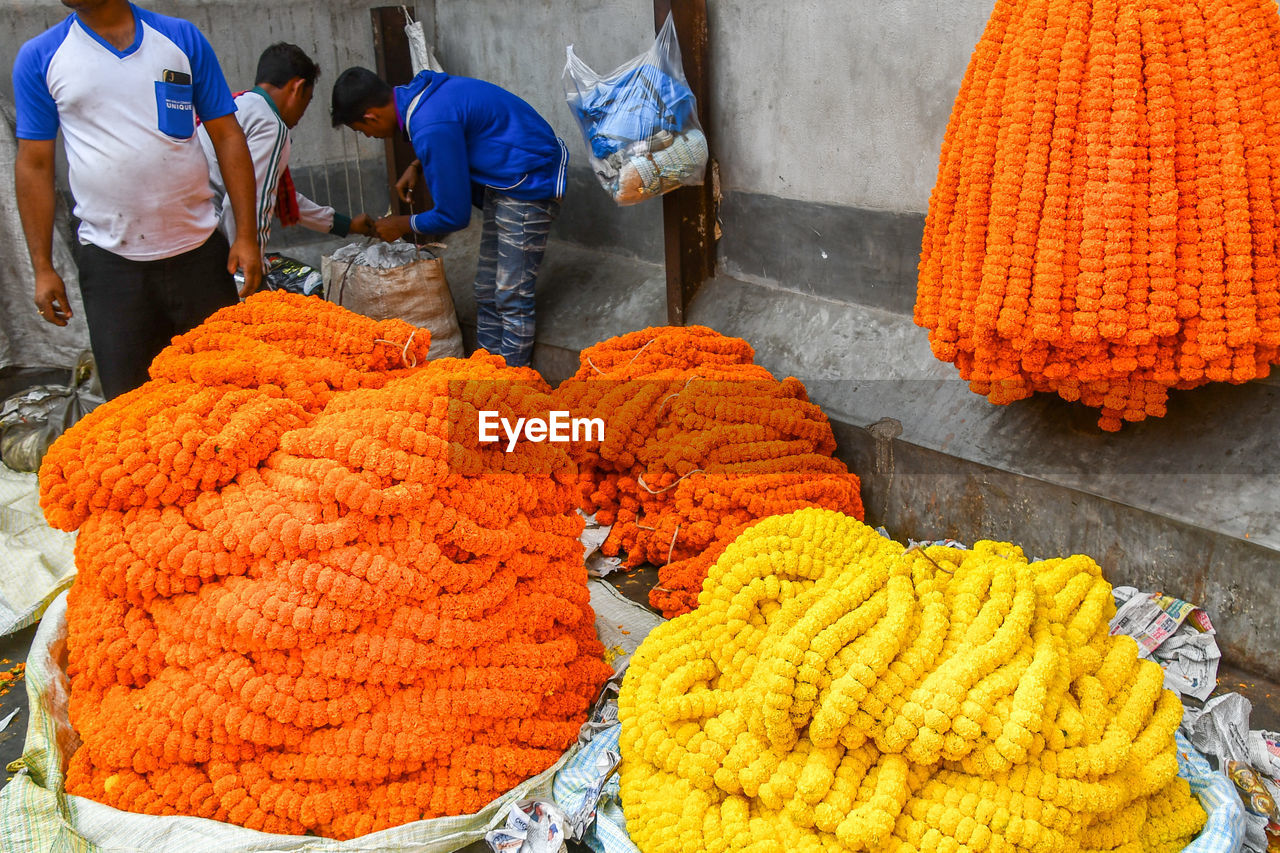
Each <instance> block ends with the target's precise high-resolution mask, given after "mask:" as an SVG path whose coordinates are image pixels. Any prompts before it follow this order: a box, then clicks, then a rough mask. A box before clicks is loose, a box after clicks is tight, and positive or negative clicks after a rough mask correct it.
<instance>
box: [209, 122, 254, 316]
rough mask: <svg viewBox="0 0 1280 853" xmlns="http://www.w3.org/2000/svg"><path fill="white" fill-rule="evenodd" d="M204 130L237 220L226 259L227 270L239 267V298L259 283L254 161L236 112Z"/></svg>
mask: <svg viewBox="0 0 1280 853" xmlns="http://www.w3.org/2000/svg"><path fill="white" fill-rule="evenodd" d="M204 127H205V129H206V130H207V131H208V132H209V140H210V141H211V142H212V143H213V150H214V153H215V154H216V155H217V157H218V168H219V169H220V170H221V171H222V179H223V181H224V182H225V183H226V186H227V195H228V196H230V197H231V211H232V213H234V214H235V219H236V239H235V242H234V243H232V244H231V254H230V255H228V257H227V270H228V271H229V272H235V271H236V269H237V268H239V269H241V270H243V271H244V287H243V288H242V289H241V291H240V295H241V296H248V295H250V294H251V293H253V292H254V291H255V290H257V289H258V284H259V283H260V282H261V281H262V250H261V247H259V246H258V232H257V231H256V230H255V229H256V228H257V224H258V217H257V214H256V211H255V203H256V201H257V197H258V188H257V185H256V183H255V180H254V176H253V158H252V157H251V156H250V155H249V146H248V144H247V143H246V142H245V140H244V131H243V130H241V129H240V122H239V121H237V120H236V116H235V113H231V114H229V115H225V116H222V117H220V118H215V119H212V120H210V121H206V122H205V123H204Z"/></svg>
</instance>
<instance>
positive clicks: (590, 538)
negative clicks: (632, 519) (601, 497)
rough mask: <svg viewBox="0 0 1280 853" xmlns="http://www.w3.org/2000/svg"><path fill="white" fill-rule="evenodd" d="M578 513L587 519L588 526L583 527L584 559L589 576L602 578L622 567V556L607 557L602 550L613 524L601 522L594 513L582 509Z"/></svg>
mask: <svg viewBox="0 0 1280 853" xmlns="http://www.w3.org/2000/svg"><path fill="white" fill-rule="evenodd" d="M578 514H579V515H581V516H582V517H583V518H585V519H586V522H587V524H586V527H584V528H583V529H582V536H581V541H582V551H583V554H582V559H583V561H584V562H585V563H586V566H587V577H591V578H602V577H604V576H605V575H608V574H611V573H613V572H616V571H618V570H619V569H620V568H622V558H621V557H606V556H605V555H604V554H603V553H601V551H600V546H602V545H604V540H606V539H608V538H609V531H610V530H612V529H613V526H612V525H606V524H600V523H599V522H597V521H596V517H595V516H594V515H587V514H586V513H584V512H582V511H581V510H579V511H578Z"/></svg>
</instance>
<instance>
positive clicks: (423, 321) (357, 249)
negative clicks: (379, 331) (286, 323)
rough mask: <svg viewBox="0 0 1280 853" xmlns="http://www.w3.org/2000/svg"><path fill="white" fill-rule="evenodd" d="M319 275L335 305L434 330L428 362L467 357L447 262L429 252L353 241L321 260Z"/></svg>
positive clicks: (412, 247) (325, 291)
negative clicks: (446, 274) (450, 289)
mask: <svg viewBox="0 0 1280 853" xmlns="http://www.w3.org/2000/svg"><path fill="white" fill-rule="evenodd" d="M320 273H321V276H322V277H323V278H324V288H325V289H324V294H325V298H326V299H328V300H329V301H330V302H333V303H335V304H337V305H341V306H342V307H343V308H346V309H347V310H349V311H354V312H356V313H357V314H363V315H364V316H366V317H370V318H372V319H374V320H389V319H391V318H393V317H394V318H397V319H400V320H404V321H405V322H406V323H409V324H410V325H413V326H417V327H418V328H420V329H426V330H427V331H428V332H430V333H431V349H430V352H429V355H428V358H433V359H435V358H462V357H463V356H465V355H466V353H465V352H464V351H463V349H462V332H461V330H460V329H459V328H458V315H457V312H456V311H455V310H454V307H453V294H452V293H450V292H449V282H448V280H447V279H446V278H445V276H444V261H443V260H441V259H440V258H439V257H438V256H437V255H436V254H435V253H434V252H432V251H431V250H430V249H423V248H420V247H417V246H414V245H412V244H409V243H375V244H373V245H372V246H365V247H361V246H360V244H358V243H352V244H350V245H347V246H343V247H342V248H341V249H338V250H337V251H336V252H334V253H333V255H331V256H330V255H326V256H325V257H323V258H321V260H320ZM407 366H408V367H413V366H414V365H407Z"/></svg>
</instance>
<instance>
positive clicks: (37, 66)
mask: <svg viewBox="0 0 1280 853" xmlns="http://www.w3.org/2000/svg"><path fill="white" fill-rule="evenodd" d="M49 42H50V40H49V39H47V38H40V39H32V40H31V41H29V42H27V43H26V44H24V45H23V46H22V47H21V49H19V50H18V58H17V59H15V60H14V62H13V100H14V103H15V105H16V106H17V110H18V138H19V139H54V138H56V137H57V135H58V105H57V104H56V103H54V100H53V95H51V94H49V82H48V80H47V79H46V74H47V73H48V70H49V60H51V59H52V58H53V53H54V51H56V50H57V49H58V45H60V44H61V43H62V40H61V39H58V40H57V41H56V42H53V43H52V45H51V44H50V43H49Z"/></svg>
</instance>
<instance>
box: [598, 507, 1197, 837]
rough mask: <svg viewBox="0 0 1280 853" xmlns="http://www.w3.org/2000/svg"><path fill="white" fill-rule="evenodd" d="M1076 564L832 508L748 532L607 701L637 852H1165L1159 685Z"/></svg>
mask: <svg viewBox="0 0 1280 853" xmlns="http://www.w3.org/2000/svg"><path fill="white" fill-rule="evenodd" d="M1114 610H1115V607H1114V604H1113V602H1112V597H1111V587H1110V585H1109V584H1108V583H1107V582H1106V581H1105V580H1103V579H1102V577H1101V573H1100V571H1099V569H1098V566H1097V564H1096V563H1094V562H1093V561H1092V560H1090V559H1089V558H1087V557H1082V556H1073V557H1069V558H1066V559H1053V560H1045V561H1042V562H1035V563H1031V562H1028V561H1027V560H1026V559H1025V558H1024V557H1023V555H1022V552H1021V551H1020V550H1019V549H1018V548H1016V547H1015V546H1013V545H1009V544H1005V543H995V542H980V543H978V544H977V545H976V546H975V548H974V549H973V550H972V551H962V550H955V549H950V548H943V547H930V548H927V549H923V550H922V549H919V548H915V547H913V548H904V547H903V546H902V545H899V544H898V543H896V542H893V541H891V540H889V539H886V538H883V537H881V536H880V535H878V534H877V533H875V532H874V531H872V530H871V529H869V528H867V527H866V526H865V525H862V524H860V523H858V522H857V521H855V520H853V519H850V518H847V517H845V516H843V515H841V514H839V513H834V512H830V511H827V510H820V509H806V510H801V511H798V512H795V513H792V514H790V515H786V516H778V517H773V518H769V519H766V520H765V521H762V522H760V523H759V524H757V525H755V526H754V527H752V528H750V529H749V530H747V531H746V532H745V533H744V534H743V535H742V536H740V537H739V538H738V539H737V540H736V541H735V542H734V543H733V544H732V545H730V546H729V548H728V549H726V550H725V551H724V553H723V554H722V556H721V557H720V559H719V560H718V561H717V562H716V564H715V565H714V566H713V567H712V569H711V571H710V574H709V577H708V579H707V585H706V587H705V588H704V590H703V592H702V595H701V597H700V598H699V602H698V608H697V609H696V610H694V611H693V612H692V613H689V614H687V615H685V616H682V617H679V618H677V619H674V620H672V621H670V622H667V623H665V624H663V625H660V626H659V627H657V628H656V629H655V630H654V631H653V632H652V633H651V634H650V635H649V637H648V638H647V639H646V640H645V642H644V644H643V645H642V646H641V647H640V649H639V650H638V651H637V652H636V654H635V656H634V657H633V658H632V661H631V665H630V668H629V669H628V671H627V675H626V680H625V682H624V684H623V688H622V692H621V695H620V696H619V718H620V719H621V721H622V738H621V748H622V757H623V764H622V779H621V781H622V799H623V805H624V808H625V810H626V814H627V829H628V831H629V833H630V834H631V837H632V838H633V839H634V840H635V842H636V844H637V845H638V846H639V847H640V849H641V850H643V851H644V853H667V851H670V853H685V851H689V850H722V851H736V850H743V851H746V850H750V851H753V853H820V852H821V853H825V851H832V850H849V851H856V850H867V851H872V853H878V851H893V853H899V852H901V853H905V851H919V853H940V852H941V851H951V853H959V851H981V850H986V851H991V853H1012V851H1036V853H1057V852H1058V851H1062V853H1075V852H1076V851H1090V853H1093V851H1123V853H1157V851H1161V852H1163V851H1175V850H1181V849H1183V847H1184V846H1185V845H1186V844H1187V843H1188V841H1189V840H1190V838H1191V837H1192V836H1194V835H1196V834H1197V833H1198V832H1199V830H1200V829H1201V828H1202V826H1203V825H1204V822H1205V813H1204V811H1203V810H1202V809H1201V807H1200V806H1199V804H1198V803H1197V802H1196V801H1195V800H1194V799H1193V798H1192V796H1191V794H1190V790H1189V786H1188V784H1187V782H1186V781H1184V780H1182V779H1180V778H1178V777H1177V775H1176V774H1177V759H1176V745H1175V741H1174V737H1173V735H1174V731H1175V730H1176V729H1177V727H1178V724H1179V722H1180V721H1181V719H1182V705H1181V703H1180V702H1179V700H1178V698H1177V696H1176V695H1174V694H1173V693H1171V692H1168V691H1165V690H1163V673H1162V671H1161V669H1160V667H1159V666H1157V665H1156V664H1154V663H1152V662H1150V661H1145V660H1139V658H1138V655H1137V646H1136V644H1135V643H1134V642H1133V640H1132V639H1130V638H1128V637H1123V636H1121V637H1112V636H1111V635H1110V634H1109V631H1108V620H1109V618H1110V617H1111V616H1112V615H1113V614H1114Z"/></svg>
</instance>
